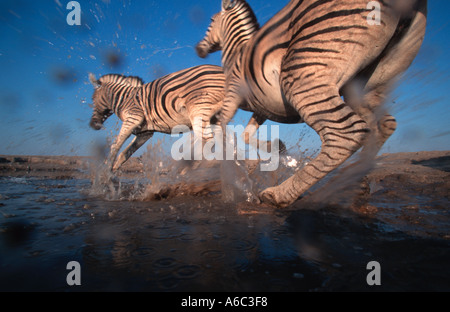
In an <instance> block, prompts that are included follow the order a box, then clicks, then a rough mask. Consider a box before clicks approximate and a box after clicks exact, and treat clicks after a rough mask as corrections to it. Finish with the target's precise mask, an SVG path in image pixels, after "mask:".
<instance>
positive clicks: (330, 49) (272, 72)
mask: <svg viewBox="0 0 450 312" xmlns="http://www.w3.org/2000/svg"><path fill="white" fill-rule="evenodd" d="M406 2H407V3H408V4H409V6H405V3H406ZM368 3H369V2H368V1H367V0H291V1H290V2H289V3H288V4H287V5H286V6H285V7H284V8H283V9H282V10H281V11H280V12H278V13H277V14H275V15H274V16H273V18H272V19H270V20H269V22H267V24H266V25H264V26H263V27H262V28H259V27H258V23H257V21H256V18H255V17H254V16H255V15H254V13H253V12H252V10H251V8H250V6H249V5H248V3H247V2H246V1H245V0H223V1H222V11H221V12H219V13H218V14H216V15H214V17H213V19H212V23H211V25H210V27H209V29H208V31H207V33H206V36H205V38H204V39H203V40H202V41H201V42H200V43H199V44H198V45H197V52H198V54H199V56H201V57H205V56H206V55H207V54H208V53H211V52H213V51H216V50H222V64H223V67H224V72H225V75H226V91H225V99H224V107H223V109H222V111H221V121H222V122H223V123H224V124H226V123H228V122H229V120H230V119H231V118H232V117H233V115H234V114H235V113H236V110H237V109H238V108H239V107H246V108H247V109H249V110H251V111H253V112H255V113H256V114H257V115H259V116H260V117H261V118H262V119H264V118H266V119H271V120H275V121H278V122H284V123H293V122H305V123H307V124H308V125H309V126H310V127H312V128H313V129H314V130H315V131H316V132H317V133H318V134H319V136H320V138H321V140H322V150H321V153H320V154H319V155H318V157H317V158H316V159H315V160H313V161H312V162H310V163H309V164H308V165H307V166H305V167H304V168H302V170H300V171H298V172H297V173H296V174H295V175H294V176H292V177H291V178H289V179H288V180H287V181H285V182H284V183H283V184H281V185H280V186H277V187H274V188H269V189H267V190H265V191H263V192H262V194H261V198H262V199H263V200H265V201H268V202H271V203H273V204H275V205H277V206H281V207H283V206H287V205H290V204H292V203H293V202H294V201H295V200H296V199H297V198H298V197H299V196H300V195H302V194H303V193H304V192H305V191H306V190H308V189H309V188H310V187H311V186H312V185H314V184H315V183H316V182H317V181H319V180H320V179H322V178H323V177H324V176H325V175H327V174H328V173H329V172H331V171H332V170H334V169H336V168H337V167H338V166H339V165H340V164H342V163H343V162H344V161H345V160H346V159H348V158H349V157H350V156H351V155H352V154H353V153H354V152H356V151H357V150H358V149H359V148H360V147H361V146H362V145H363V144H365V143H368V142H369V141H372V143H373V144H370V145H371V147H373V148H371V150H373V151H378V150H379V148H380V147H381V146H382V145H383V143H384V142H385V141H386V140H387V138H389V136H390V135H391V134H392V133H393V132H394V130H395V128H396V121H395V118H394V117H392V116H390V115H389V114H387V113H386V112H384V111H383V110H382V104H383V103H384V100H385V98H386V95H387V94H388V92H389V91H390V89H391V86H392V84H393V82H394V81H395V79H396V78H397V77H398V76H399V75H400V74H402V73H403V72H404V71H405V70H406V69H407V68H408V67H409V66H410V64H411V62H412V61H413V60H414V58H415V56H416V55H417V53H418V50H419V48H420V46H421V44H422V41H423V38H424V35H425V28H426V15H427V0H383V1H381V0H380V1H378V3H379V4H380V7H381V11H380V14H381V23H380V25H370V23H368V17H369V15H370V14H371V13H372V11H371V10H372V9H373V8H369V6H368ZM399 7H401V8H402V9H401V10H400V9H399ZM405 8H407V9H405ZM243 90H245V92H243ZM342 97H344V99H345V102H344V100H343V99H342ZM365 145H367V144H365Z"/></svg>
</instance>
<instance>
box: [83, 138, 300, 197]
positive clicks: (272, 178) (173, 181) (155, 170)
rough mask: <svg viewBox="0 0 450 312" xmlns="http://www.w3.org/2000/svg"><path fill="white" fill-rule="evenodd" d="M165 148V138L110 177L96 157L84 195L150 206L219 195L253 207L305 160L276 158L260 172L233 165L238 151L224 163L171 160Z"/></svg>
mask: <svg viewBox="0 0 450 312" xmlns="http://www.w3.org/2000/svg"><path fill="white" fill-rule="evenodd" d="M227 137H232V136H227ZM167 146H168V143H167V142H166V140H165V139H164V138H163V139H159V140H158V141H156V142H155V143H154V144H152V145H148V147H147V151H146V152H145V153H144V154H143V155H142V156H140V157H138V158H134V159H133V158H132V159H130V160H129V161H128V162H133V164H131V165H130V164H125V165H124V167H123V168H121V169H120V170H119V172H117V173H111V172H110V170H109V169H108V168H107V166H106V165H105V164H104V160H103V158H101V157H97V159H96V160H94V161H92V163H91V165H90V179H91V183H92V186H91V187H90V188H89V190H88V194H89V195H90V196H94V197H100V198H103V199H105V200H108V201H120V200H128V201H152V200H160V199H164V198H171V197H179V196H185V195H193V196H204V195H210V194H219V193H220V194H221V199H222V201H223V202H225V203H238V202H245V201H246V202H252V203H258V202H259V200H258V196H257V194H258V192H259V191H261V190H262V189H264V188H266V187H269V186H273V185H276V184H279V183H281V182H282V181H284V180H285V179H286V178H288V177H289V176H291V175H292V174H293V173H294V172H295V171H296V170H299V169H300V168H301V167H302V166H303V165H304V164H306V163H307V162H306V160H307V159H308V158H307V157H306V156H305V153H302V152H298V154H297V155H295V154H293V153H289V154H284V155H280V164H279V167H278V169H277V170H276V171H273V172H264V171H261V170H260V168H261V166H260V164H261V163H262V162H263V161H264V160H261V159H258V160H238V156H237V155H238V154H239V153H238V150H237V149H238V148H239V147H237V146H235V147H234V148H235V149H234V159H231V160H224V161H218V160H196V161H188V160H181V161H176V160H174V159H173V157H172V156H171V155H170V152H168V151H167V148H166V147H167ZM130 168H131V169H130Z"/></svg>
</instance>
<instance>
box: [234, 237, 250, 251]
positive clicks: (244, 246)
mask: <svg viewBox="0 0 450 312" xmlns="http://www.w3.org/2000/svg"><path fill="white" fill-rule="evenodd" d="M255 247H256V243H255V242H252V241H249V240H245V239H236V240H233V241H232V244H231V249H233V250H237V251H248V250H252V249H254V248H255Z"/></svg>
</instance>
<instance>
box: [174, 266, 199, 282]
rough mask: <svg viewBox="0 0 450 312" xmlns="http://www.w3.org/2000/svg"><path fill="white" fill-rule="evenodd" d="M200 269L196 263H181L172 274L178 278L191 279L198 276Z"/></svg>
mask: <svg viewBox="0 0 450 312" xmlns="http://www.w3.org/2000/svg"><path fill="white" fill-rule="evenodd" d="M201 270H202V269H201V267H200V266H198V265H183V266H181V267H179V268H178V269H176V270H175V272H174V273H173V275H174V276H175V277H176V278H179V279H191V278H195V277H197V276H199V275H200V273H201Z"/></svg>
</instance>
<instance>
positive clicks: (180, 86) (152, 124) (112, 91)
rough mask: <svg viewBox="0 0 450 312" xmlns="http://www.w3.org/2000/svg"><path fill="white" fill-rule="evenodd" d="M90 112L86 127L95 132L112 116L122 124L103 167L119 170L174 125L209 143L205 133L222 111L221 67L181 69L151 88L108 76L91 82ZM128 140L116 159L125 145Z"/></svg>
mask: <svg viewBox="0 0 450 312" xmlns="http://www.w3.org/2000/svg"><path fill="white" fill-rule="evenodd" d="M89 79H90V82H91V83H92V84H93V86H94V94H93V97H92V99H93V103H94V104H93V113H92V118H91V121H90V126H91V128H93V129H94V130H100V129H102V127H103V123H104V122H105V121H106V119H107V118H108V117H110V116H111V115H112V114H116V115H117V116H118V117H119V118H120V120H121V121H122V127H121V129H120V132H119V134H118V136H117V138H116V139H115V141H114V143H113V144H112V145H111V150H110V153H109V156H108V158H107V160H106V164H107V165H108V168H109V169H110V170H111V171H113V172H114V171H116V170H118V169H119V168H120V167H121V166H122V165H123V164H124V163H125V162H126V161H127V160H128V159H129V158H130V157H131V155H132V154H133V153H134V152H136V151H137V150H138V149H139V148H140V147H141V146H142V145H143V144H144V143H145V142H146V141H147V140H149V139H150V138H151V137H152V136H153V134H154V133H155V132H161V133H167V134H170V133H171V132H172V130H173V129H174V128H175V127H176V126H178V125H185V126H188V127H190V129H192V130H193V131H194V133H195V134H196V135H198V138H203V139H205V140H208V139H210V138H211V136H212V134H211V132H208V131H207V130H206V129H205V128H206V127H208V126H209V125H210V123H211V121H213V122H214V118H215V115H216V114H217V113H218V112H219V111H220V109H221V107H222V101H223V97H224V86H225V76H224V74H223V70H222V68H221V67H220V66H214V65H200V66H196V67H192V68H188V69H185V70H181V71H178V72H175V73H172V74H169V75H166V76H164V77H162V78H159V79H156V80H154V81H152V82H150V83H147V84H144V82H143V80H142V79H141V78H139V77H134V76H123V75H118V74H108V75H105V76H102V77H101V78H100V79H98V80H97V79H96V78H95V76H94V75H93V74H90V75H89ZM132 134H134V135H135V138H134V139H133V141H132V142H131V143H130V144H129V145H128V147H126V148H125V149H124V150H123V151H122V152H121V153H120V154H119V156H117V154H118V152H119V151H120V149H121V147H122V146H123V144H124V143H125V141H126V140H127V139H128V138H129V137H130V136H131V135H132Z"/></svg>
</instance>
